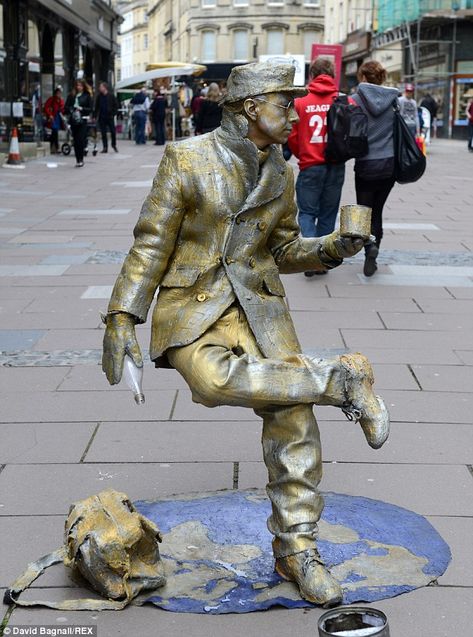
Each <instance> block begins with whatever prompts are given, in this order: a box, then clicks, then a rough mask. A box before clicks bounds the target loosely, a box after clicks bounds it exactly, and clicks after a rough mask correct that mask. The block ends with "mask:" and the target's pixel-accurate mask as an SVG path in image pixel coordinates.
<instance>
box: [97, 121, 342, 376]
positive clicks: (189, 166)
mask: <svg viewBox="0 0 473 637" xmlns="http://www.w3.org/2000/svg"><path fill="white" fill-rule="evenodd" d="M296 215H297V208H296V205H295V202H294V175H293V171H292V168H291V167H290V166H287V165H286V162H285V161H284V158H283V156H282V153H281V150H280V147H279V146H276V145H275V146H271V147H270V148H269V154H268V156H267V159H266V160H265V161H264V163H262V165H261V167H260V154H259V152H258V151H257V148H256V146H255V145H254V144H253V142H251V141H250V140H248V139H247V138H245V137H243V135H242V131H241V128H240V127H239V125H238V121H236V120H235V117H234V116H230V115H227V114H225V115H224V118H223V122H222V126H221V127H220V128H218V129H217V130H215V131H213V132H212V133H208V134H206V135H202V136H199V137H193V138H191V139H189V140H185V141H181V142H178V143H176V144H169V145H168V146H167V147H166V151H165V153H164V156H163V159H162V161H161V163H160V165H159V168H158V171H157V173H156V176H155V178H154V181H153V185H152V188H151V192H150V193H149V195H148V197H147V198H146V200H145V202H144V204H143V206H142V209H141V213H140V216H139V219H138V222H137V224H136V227H135V229H134V237H135V241H134V244H133V246H132V248H131V249H130V252H129V254H128V255H127V257H126V259H125V261H124V264H123V267H122V270H121V273H120V275H119V276H118V279H117V281H116V283H115V287H114V289H113V292H112V296H111V299H110V304H109V308H108V311H109V312H119V311H122V312H128V313H129V314H132V315H134V316H135V317H136V319H137V322H138V323H143V322H145V321H146V317H147V314H148V310H149V308H150V305H151V303H152V301H153V298H154V296H155V294H156V290H157V289H158V287H159V293H158V296H157V301H156V305H155V307H154V310H153V318H152V328H151V346H150V357H151V359H152V360H154V361H155V362H156V364H157V365H159V366H167V361H166V357H165V352H166V350H167V349H168V348H170V347H176V346H182V345H187V344H189V343H191V342H193V341H195V340H196V339H197V338H198V337H199V336H200V335H202V334H203V333H204V332H205V331H206V330H207V329H208V328H209V327H210V326H211V325H212V324H213V323H214V322H215V321H216V320H217V319H218V318H219V317H220V316H221V315H222V314H223V312H224V311H225V310H226V309H227V308H228V307H229V306H230V305H231V304H232V303H234V302H235V301H238V303H239V304H240V306H241V307H242V308H243V310H244V312H245V315H246V317H247V320H248V323H249V325H250V328H251V330H252V331H253V334H254V336H255V338H256V341H257V343H258V345H259V347H260V349H261V352H262V353H263V355H264V356H265V357H278V358H279V357H284V356H288V355H290V354H293V353H296V352H300V345H299V341H298V339H297V336H296V332H295V329H294V325H293V322H292V319H291V317H290V315H289V311H288V308H287V305H286V302H285V299H284V297H285V291H284V287H283V285H282V283H281V280H280V278H279V273H290V272H301V271H305V270H318V269H326V268H327V267H334V266H336V265H338V264H339V263H341V260H340V261H338V260H333V259H330V258H329V257H328V256H327V255H326V254H325V253H324V252H323V249H322V240H321V239H319V238H313V239H311V238H303V237H301V235H300V229H299V226H298V223H297V220H296Z"/></svg>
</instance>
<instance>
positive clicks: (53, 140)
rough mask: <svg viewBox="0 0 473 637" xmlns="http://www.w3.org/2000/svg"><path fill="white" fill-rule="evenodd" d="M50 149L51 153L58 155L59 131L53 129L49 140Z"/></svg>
mask: <svg viewBox="0 0 473 637" xmlns="http://www.w3.org/2000/svg"><path fill="white" fill-rule="evenodd" d="M49 147H50V151H51V153H57V152H58V150H59V130H58V129H57V128H51V137H50V138H49Z"/></svg>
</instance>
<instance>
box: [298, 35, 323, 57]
mask: <svg viewBox="0 0 473 637" xmlns="http://www.w3.org/2000/svg"><path fill="white" fill-rule="evenodd" d="M321 33H322V31H315V30H311V29H307V30H305V31H304V32H303V37H304V55H305V59H306V61H309V60H311V59H312V45H313V44H318V43H319V42H320V36H321Z"/></svg>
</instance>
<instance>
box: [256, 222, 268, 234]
mask: <svg viewBox="0 0 473 637" xmlns="http://www.w3.org/2000/svg"><path fill="white" fill-rule="evenodd" d="M267 227H268V224H267V223H266V221H258V230H261V232H264V231H265V230H266V228H267Z"/></svg>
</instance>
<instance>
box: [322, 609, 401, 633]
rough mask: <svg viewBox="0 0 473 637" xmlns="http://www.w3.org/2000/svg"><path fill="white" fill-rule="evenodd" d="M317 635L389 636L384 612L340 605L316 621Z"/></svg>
mask: <svg viewBox="0 0 473 637" xmlns="http://www.w3.org/2000/svg"><path fill="white" fill-rule="evenodd" d="M318 628H319V637H389V626H388V620H387V617H386V615H385V614H384V613H382V612H381V611H380V610H376V609H375V608H368V607H366V606H345V607H344V606H341V607H339V608H334V609H333V610H329V611H328V612H327V613H324V614H323V615H322V616H321V617H320V618H319V622H318Z"/></svg>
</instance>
